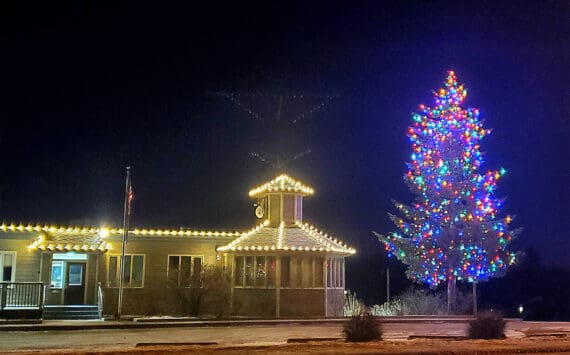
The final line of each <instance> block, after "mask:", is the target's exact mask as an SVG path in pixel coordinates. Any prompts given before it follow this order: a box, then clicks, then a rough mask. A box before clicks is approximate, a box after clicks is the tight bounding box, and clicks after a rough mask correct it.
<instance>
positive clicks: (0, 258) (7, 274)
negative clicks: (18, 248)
mask: <svg viewBox="0 0 570 355" xmlns="http://www.w3.org/2000/svg"><path fill="white" fill-rule="evenodd" d="M0 265H1V266H2V281H3V282H14V281H15V280H16V270H15V269H16V252H15V251H0Z"/></svg>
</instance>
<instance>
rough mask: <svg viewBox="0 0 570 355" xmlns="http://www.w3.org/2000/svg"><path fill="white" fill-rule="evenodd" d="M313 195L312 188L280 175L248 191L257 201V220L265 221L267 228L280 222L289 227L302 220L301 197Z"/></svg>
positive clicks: (276, 225)
mask: <svg viewBox="0 0 570 355" xmlns="http://www.w3.org/2000/svg"><path fill="white" fill-rule="evenodd" d="M313 193H314V190H313V188H311V187H309V186H307V185H305V184H303V183H301V182H299V181H297V180H295V179H293V178H291V177H290V176H288V175H286V174H281V175H279V176H278V177H276V178H275V179H273V180H271V181H268V182H266V183H264V184H262V185H261V186H258V187H256V188H254V189H252V190H250V191H249V196H251V197H252V198H256V199H257V203H256V209H255V215H256V217H257V218H259V219H266V220H267V221H268V223H269V225H268V226H269V227H278V226H279V225H281V222H283V223H284V225H285V226H286V227H290V226H293V225H295V222H301V221H302V220H303V197H305V196H310V195H312V194H313Z"/></svg>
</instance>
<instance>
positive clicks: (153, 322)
mask: <svg viewBox="0 0 570 355" xmlns="http://www.w3.org/2000/svg"><path fill="white" fill-rule="evenodd" d="M379 319H380V321H381V322H382V323H383V324H387V323H417V322H419V323H433V322H446V323H462V324H467V323H468V322H469V321H470V320H471V319H472V318H471V317H469V316H443V317H433V316H404V317H379ZM344 321H346V319H345V318H319V319H232V320H196V319H189V318H171V317H167V318H134V319H133V318H131V319H128V320H124V321H117V320H11V321H1V320H0V332H2V331H47V330H89V329H148V328H178V327H235V326H255V325H258V326H272V325H287V324H300V325H319V324H339V325H340V324H342V323H343V322H344ZM508 321H509V322H518V321H521V320H520V319H510V320H508Z"/></svg>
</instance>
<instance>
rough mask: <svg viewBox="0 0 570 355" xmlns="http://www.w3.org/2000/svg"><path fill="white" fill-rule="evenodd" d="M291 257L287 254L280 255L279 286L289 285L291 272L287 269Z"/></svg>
mask: <svg viewBox="0 0 570 355" xmlns="http://www.w3.org/2000/svg"><path fill="white" fill-rule="evenodd" d="M290 263H291V258H290V257H288V256H282V257H281V287H289V286H291V275H290V274H291V273H290V270H289V267H290Z"/></svg>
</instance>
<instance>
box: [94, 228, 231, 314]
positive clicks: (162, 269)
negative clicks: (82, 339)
mask: <svg viewBox="0 0 570 355" xmlns="http://www.w3.org/2000/svg"><path fill="white" fill-rule="evenodd" d="M230 240H231V239H228V238H225V239H221V238H209V239H208V238H204V239H203V240H197V239H182V238H176V237H170V238H166V237H156V238H141V237H132V238H130V239H129V241H128V243H127V245H126V248H125V254H127V255H129V254H143V255H145V261H144V282H143V287H142V288H128V287H125V288H124V292H123V307H122V314H124V315H159V314H173V315H196V314H195V313H196V312H197V307H198V308H199V307H200V305H199V304H197V303H199V291H200V290H199V289H198V290H196V289H192V288H179V287H168V286H167V283H168V274H167V270H168V256H169V255H192V256H201V257H203V259H202V260H203V264H202V265H204V266H207V265H220V264H221V262H220V261H218V260H217V258H216V247H217V246H221V245H225V244H227V243H228V242H229V241H230ZM109 242H110V244H111V250H110V251H108V252H107V253H106V254H105V255H103V256H102V259H103V260H100V261H99V272H98V274H99V276H98V280H99V281H100V282H101V283H102V285H103V286H104V287H103V291H104V295H103V297H104V313H105V314H107V315H110V314H115V313H116V311H117V299H118V288H116V287H107V286H108V271H109V257H110V256H112V255H113V256H114V255H116V256H120V254H121V242H120V240H117V239H115V240H110V241H109Z"/></svg>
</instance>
